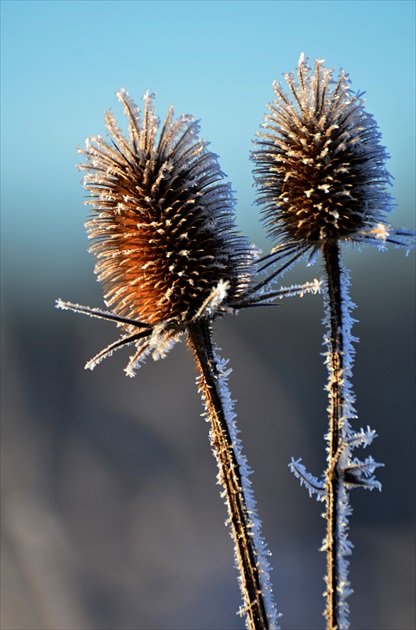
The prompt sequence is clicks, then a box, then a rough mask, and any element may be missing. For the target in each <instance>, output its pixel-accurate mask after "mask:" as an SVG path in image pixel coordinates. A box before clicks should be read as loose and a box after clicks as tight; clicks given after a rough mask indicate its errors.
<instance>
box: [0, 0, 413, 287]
mask: <svg viewBox="0 0 416 630" xmlns="http://www.w3.org/2000/svg"><path fill="white" fill-rule="evenodd" d="M1 12H2V16H1V17H2V20H1V29H2V33H1V35H2V44H1V46H2V51H1V52H2V55H1V64H2V67H1V70H2V72H1V82H2V86H1V87H2V97H1V98H2V101H1V106H2V109H1V116H2V129H1V131H2V140H1V142H2V144H1V146H2V199H1V202H2V227H3V229H2V239H3V273H4V277H5V280H6V286H8V283H9V282H12V283H13V282H14V281H16V279H18V280H19V282H20V283H21V285H22V287H23V286H24V285H25V283H27V284H30V281H29V279H28V275H27V271H28V264H30V268H31V270H32V271H33V272H35V273H37V274H38V275H37V277H38V278H39V279H40V280H39V282H40V283H41V284H42V282H46V281H48V282H50V283H54V282H55V280H56V282H57V283H58V278H59V282H60V283H61V286H62V285H65V283H66V282H70V281H71V278H72V281H73V279H74V274H75V277H76V278H77V282H78V281H79V282H82V281H83V279H84V277H85V278H86V277H90V276H91V270H92V267H93V261H92V257H91V256H88V255H87V254H86V248H87V240H86V236H85V233H84V227H83V224H84V221H85V218H86V214H87V210H86V208H85V207H84V206H83V196H84V191H83V190H82V186H81V175H80V173H79V172H78V171H77V170H76V169H75V165H76V164H77V163H78V162H79V157H78V155H77V153H76V147H77V146H79V145H83V144H84V141H85V138H86V137H87V136H89V135H92V134H97V133H101V134H103V133H104V120H103V113H104V111H105V110H107V109H108V108H110V107H112V108H113V109H114V111H115V113H116V114H117V117H118V118H119V119H121V118H122V114H121V108H120V107H119V104H118V102H117V99H116V97H115V92H116V91H117V90H118V89H119V88H120V87H124V88H125V89H126V90H127V91H128V92H129V93H130V94H131V96H133V97H134V98H135V99H136V100H137V101H140V99H141V96H142V94H143V93H144V92H145V90H146V89H149V90H151V91H154V92H156V94H157V98H156V109H157V112H158V114H159V115H160V117H163V116H164V115H165V112H166V110H167V107H168V106H169V105H170V104H173V105H174V107H175V111H176V113H177V114H180V113H182V112H185V113H191V114H193V115H194V116H195V117H196V118H198V119H201V136H202V137H203V138H205V139H206V140H208V141H209V142H210V143H211V149H212V150H213V151H214V152H215V153H217V154H218V155H219V158H220V164H221V167H222V169H223V170H224V171H225V172H226V173H227V174H228V176H229V178H230V180H231V181H232V184H233V188H234V190H235V191H236V195H237V199H238V205H237V217H238V222H239V225H240V227H241V229H242V231H243V232H245V233H247V234H248V235H249V236H250V237H251V238H252V240H254V241H255V242H256V243H257V244H259V245H260V246H261V247H264V248H265V247H268V245H267V243H266V241H265V239H264V230H263V228H262V227H261V226H260V225H259V222H258V218H259V215H258V210H257V209H256V208H255V207H253V200H254V196H255V195H254V190H253V187H252V174H251V171H252V167H251V163H250V160H249V152H250V149H251V144H252V139H253V138H254V136H255V132H256V130H257V129H258V128H259V126H260V124H261V122H262V119H263V116H264V113H265V109H266V107H265V106H266V103H267V102H269V101H270V100H271V99H272V96H273V91H272V82H273V80H275V79H277V80H280V79H281V78H282V76H281V75H282V73H284V72H288V71H292V70H294V69H295V67H296V64H297V61H298V58H299V54H300V53H301V52H302V51H304V52H305V54H306V55H307V56H309V57H310V58H311V59H312V60H313V59H314V58H315V57H319V58H325V59H326V63H327V65H328V66H331V67H335V68H339V67H343V68H344V69H345V70H346V71H347V72H348V73H349V75H350V78H351V80H352V85H353V88H354V89H357V90H365V91H366V96H367V109H368V111H369V112H371V113H372V114H373V115H374V116H375V118H376V120H377V121H378V123H379V126H380V129H381V131H382V134H383V143H384V144H385V146H387V148H388V151H389V153H390V154H391V156H392V158H391V160H390V161H389V170H390V172H391V173H392V174H393V176H394V177H395V185H394V190H393V194H394V197H395V199H396V201H397V203H398V208H396V210H395V213H394V215H393V217H392V221H393V222H394V223H395V224H407V225H408V226H412V225H413V224H414V222H415V219H414V206H415V199H414V198H415V188H414V170H415V128H414V124H415V32H414V29H415V3H414V2H410V1H404V2H403V1H400V0H395V1H394V2H389V1H386V2H379V1H377V0H371V1H369V2H365V1H364V2H358V1H357V2H353V1H325V2H313V1H306V2H303V1H290V2H279V1H277V2H273V1H269V2H262V1H260V0H257V1H255V2H251V1H247V2H241V1H232V2H222V1H220V2H215V1H213V0H209V1H208V2H205V1H203V2H194V1H188V2H175V1H168V2H164V1H159V2H158V1H151V2H146V1H139V2H135V1H130V2H123V1H117V2H114V1H109V2H100V1H93V2H89V1H84V0H83V1H78V2H77V1H70V2H67V1H64V2H59V1H56V0H54V1H52V2H37V1H34V0H31V1H29V2H26V1H4V0H3V1H2V2H1ZM86 261H88V264H87V266H86V265H85V263H86ZM29 290H30V289H29Z"/></svg>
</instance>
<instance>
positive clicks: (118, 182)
mask: <svg viewBox="0 0 416 630" xmlns="http://www.w3.org/2000/svg"><path fill="white" fill-rule="evenodd" d="M117 96H118V98H119V100H120V101H121V103H122V104H123V106H124V113H125V114H126V116H127V119H128V126H129V136H128V137H126V136H125V135H124V134H123V133H122V132H121V130H120V129H119V128H118V126H117V124H116V121H115V118H114V116H113V114H112V113H111V112H109V113H107V114H106V126H107V130H108V132H109V134H110V139H109V140H108V141H107V140H104V139H103V138H101V137H99V136H97V137H92V138H90V139H88V140H87V143H86V148H85V149H82V150H80V153H82V154H84V155H85V156H86V163H85V164H82V165H81V166H80V168H81V169H82V170H84V171H86V174H85V177H84V186H85V188H86V189H87V190H88V191H89V193H90V198H89V199H88V201H87V202H86V203H88V204H90V205H91V206H92V216H91V218H90V219H89V221H88V222H87V224H86V227H87V231H88V234H89V238H90V239H91V241H92V245H91V249H90V251H92V252H93V253H94V255H95V257H96V273H97V275H98V279H99V280H100V281H101V282H102V283H103V286H104V297H105V300H106V303H107V305H108V306H109V307H111V309H112V310H113V311H115V312H116V313H118V314H119V315H123V316H125V317H130V318H132V319H137V320H140V321H141V322H144V323H148V324H158V323H162V322H167V321H170V320H173V321H174V324H176V325H179V326H181V325H186V322H188V321H191V320H192V318H193V317H195V316H196V315H198V314H200V313H201V309H203V306H204V304H205V303H207V301H208V302H209V296H210V295H211V294H212V293H213V291H215V289H216V287H217V286H218V285H219V284H221V283H226V286H227V296H226V298H225V301H227V300H229V301H232V300H233V299H236V298H238V297H239V295H241V294H242V293H244V291H245V289H246V288H247V286H248V283H249V280H250V273H251V272H250V266H251V263H252V260H253V253H252V248H251V246H250V244H249V243H248V241H247V240H246V239H245V238H243V237H242V236H240V235H239V234H238V233H237V231H236V228H235V223H234V198H233V195H232V192H231V189H230V185H229V184H227V183H225V182H224V181H223V177H224V175H223V173H222V172H221V170H220V167H219V164H218V161H217V158H216V156H215V155H214V154H213V153H211V152H209V151H208V150H207V145H206V143H205V142H204V141H203V140H201V139H199V137H198V131H199V127H198V124H197V123H196V122H195V121H194V120H193V119H192V117H190V116H184V115H183V116H181V117H179V118H177V119H175V118H174V115H173V109H172V108H170V109H169V111H168V114H167V116H166V119H165V121H164V123H163V125H162V126H161V129H160V125H159V120H158V118H157V117H156V115H155V112H154V108H153V96H151V95H149V94H146V95H145V96H144V111H143V114H142V116H141V115H140V112H139V110H138V108H137V107H136V105H135V104H134V103H133V101H132V100H131V99H130V97H129V96H128V94H127V93H126V92H124V91H121V92H120V93H119V94H118V95H117Z"/></svg>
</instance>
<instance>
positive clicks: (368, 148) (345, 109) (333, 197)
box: [253, 55, 413, 630]
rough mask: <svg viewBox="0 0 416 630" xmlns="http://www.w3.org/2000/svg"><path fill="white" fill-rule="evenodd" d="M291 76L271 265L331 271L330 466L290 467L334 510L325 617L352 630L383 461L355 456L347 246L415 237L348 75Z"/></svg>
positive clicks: (269, 195)
mask: <svg viewBox="0 0 416 630" xmlns="http://www.w3.org/2000/svg"><path fill="white" fill-rule="evenodd" d="M284 76H285V79H286V82H287V85H288V87H289V90H290V93H289V94H287V93H286V92H285V91H284V90H283V88H282V86H281V85H280V84H278V83H275V84H274V92H275V99H274V100H273V102H272V103H271V104H270V105H269V106H268V108H269V113H268V114H267V115H266V117H265V122H264V124H263V129H262V131H260V132H259V133H258V139H257V141H256V144H257V146H256V149H255V151H254V152H253V160H254V162H255V169H254V172H255V179H256V185H257V187H258V191H259V197H258V204H259V205H260V206H262V209H263V216H264V220H265V223H266V225H267V226H268V231H269V235H270V236H271V237H272V238H273V239H275V240H276V241H277V244H276V246H275V247H274V249H273V250H272V252H271V255H270V256H269V257H268V264H271V263H276V264H277V265H278V267H279V269H278V271H277V272H275V273H278V272H279V270H280V269H283V268H285V267H287V266H288V265H290V264H292V263H293V262H294V261H295V260H297V259H298V258H300V257H301V256H302V255H307V256H308V263H309V264H312V262H313V261H314V260H315V257H316V256H317V255H318V254H321V256H322V258H323V263H324V268H325V281H324V285H325V290H324V303H325V320H324V323H325V325H326V328H327V333H326V334H325V337H324V341H325V345H326V348H327V351H326V354H325V362H326V365H327V368H328V382H327V386H326V390H327V392H328V397H329V406H328V415H329V431H328V434H327V436H326V441H327V469H326V471H325V473H324V475H323V478H322V479H317V478H315V477H313V476H312V475H310V474H309V473H308V472H307V471H306V470H305V468H304V466H303V465H302V464H301V460H297V461H294V460H292V463H291V465H290V466H291V469H292V471H293V472H294V473H295V475H296V476H297V477H298V478H299V479H300V481H301V483H303V484H304V485H305V486H306V487H307V489H308V490H309V493H310V494H311V495H312V494H314V495H315V496H316V498H317V499H318V500H320V501H324V502H325V505H326V510H325V513H324V518H325V519H326V523H327V532H326V537H325V539H324V542H323V547H322V549H323V550H324V551H326V555H327V574H326V592H325V594H324V595H325V597H326V610H325V617H326V620H327V627H328V628H329V629H330V630H344V629H347V628H349V621H348V614H349V610H348V604H347V601H346V600H347V598H348V596H349V595H350V593H351V587H350V583H349V579H348V560H347V557H348V556H349V555H350V554H351V550H352V544H351V542H350V541H349V539H348V528H349V526H348V520H349V516H350V514H351V506H350V503H349V490H350V489H351V488H355V487H362V488H367V489H369V490H372V489H374V488H376V489H378V490H380V489H381V485H380V483H379V482H378V481H377V480H376V479H375V477H374V472H375V470H376V468H377V467H378V466H381V465H382V464H378V463H376V462H375V461H374V460H373V458H372V457H371V456H369V457H367V458H365V459H364V460H363V461H361V460H359V459H358V458H356V457H353V451H354V450H355V449H356V448H357V447H364V448H365V447H367V446H369V445H370V444H371V442H372V440H373V439H374V438H375V437H376V433H375V431H373V430H371V429H370V428H369V427H368V428H367V429H366V430H363V429H361V430H356V429H355V428H353V426H352V425H351V422H352V421H355V420H356V418H357V415H356V412H355V409H354V402H355V396H354V393H353V389H352V385H351V373H352V367H353V358H354V349H353V345H352V344H353V342H354V341H356V339H354V337H353V336H352V334H351V328H352V323H353V320H352V319H351V311H352V309H353V308H354V305H353V304H352V302H351V300H350V297H349V290H348V286H349V274H348V271H347V270H346V269H345V268H344V266H343V263H342V257H341V245H343V244H348V243H352V244H358V245H366V244H369V245H376V246H377V247H378V248H379V249H382V250H383V249H385V247H386V244H387V243H392V244H393V245H397V246H403V247H405V248H407V249H409V248H410V247H411V246H412V244H413V235H412V233H411V232H408V231H407V230H404V229H403V230H395V229H394V228H393V227H391V226H390V225H388V223H387V222H386V219H385V213H386V212H389V211H390V210H391V205H392V200H391V196H390V194H389V191H388V187H389V185H390V179H391V178H390V175H389V173H388V172H387V170H386V168H385V162H386V159H387V158H388V155H387V153H386V150H385V148H384V147H383V146H381V144H380V137H381V136H380V132H379V130H378V127H377V124H376V122H375V120H374V119H373V117H372V116H371V115H370V114H368V113H367V112H366V111H365V109H364V99H363V94H362V93H354V92H352V90H351V88H350V83H349V79H348V77H347V75H346V74H345V73H344V72H343V71H341V72H340V73H339V76H338V78H337V79H335V78H334V76H333V70H328V69H326V68H325V67H324V66H323V61H322V60H317V61H316V62H315V69H314V71H313V70H311V68H310V67H309V65H308V62H307V60H305V59H304V57H303V55H302V56H301V57H300V60H299V64H298V69H297V77H295V76H294V75H293V74H287V75H284Z"/></svg>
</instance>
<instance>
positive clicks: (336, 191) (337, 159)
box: [252, 54, 409, 250]
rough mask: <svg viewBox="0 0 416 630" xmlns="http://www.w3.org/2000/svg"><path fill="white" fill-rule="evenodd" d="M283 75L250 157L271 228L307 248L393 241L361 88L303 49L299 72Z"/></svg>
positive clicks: (384, 182)
mask: <svg viewBox="0 0 416 630" xmlns="http://www.w3.org/2000/svg"><path fill="white" fill-rule="evenodd" d="M284 76H285V79H286V82H287V85H288V87H289V90H290V94H287V93H285V92H284V90H283V88H282V86H281V85H280V84H278V83H274V91H275V99H274V100H273V102H272V103H271V104H269V105H268V109H269V113H268V114H267V115H266V116H265V122H264V124H263V126H262V127H263V130H262V131H260V132H258V134H257V135H258V139H257V140H256V145H257V148H256V150H255V151H254V152H253V156H252V157H253V160H254V162H255V168H254V174H255V181H256V186H257V188H258V190H259V198H258V200H257V203H258V204H259V205H260V206H262V208H263V213H264V218H265V223H266V225H267V226H268V230H269V235H270V236H271V237H272V238H274V239H277V241H278V242H279V243H280V244H281V243H285V244H286V246H287V244H290V243H292V245H293V247H294V248H296V247H298V248H304V249H305V250H306V249H310V248H313V249H318V248H320V246H321V245H322V243H323V242H324V241H328V240H338V239H340V240H350V241H361V242H366V241H371V242H373V243H376V244H377V243H380V242H382V243H385V242H386V241H389V240H392V238H394V237H395V236H397V235H394V237H393V233H392V230H391V228H390V226H388V225H387V223H386V220H385V217H384V213H385V212H389V211H390V210H391V206H392V199H391V195H390V193H389V191H388V188H389V186H390V184H391V176H390V175H389V173H388V172H387V170H386V168H385V162H386V160H387V158H388V157H389V156H388V155H387V153H386V150H385V148H384V147H383V146H381V144H380V138H381V134H380V132H379V130H378V126H377V123H376V122H375V120H374V118H373V117H372V116H371V115H370V114H368V113H367V112H366V111H365V109H364V99H363V93H354V92H352V91H351V89H350V81H349V79H348V76H347V75H346V74H345V73H344V71H342V70H341V71H340V73H339V76H338V78H337V79H335V78H334V77H333V70H328V69H326V68H325V67H324V66H323V61H322V60H316V61H315V69H314V71H312V70H311V68H310V67H309V65H308V62H307V60H305V59H304V56H303V54H302V55H301V57H300V60H299V63H298V70H297V78H295V76H294V75H293V74H286V75H284ZM399 236H400V235H399ZM407 236H409V234H408V233H407V234H406V237H407ZM392 242H395V241H392ZM396 244H397V243H396ZM399 244H402V243H399Z"/></svg>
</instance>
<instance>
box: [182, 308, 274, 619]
mask: <svg viewBox="0 0 416 630" xmlns="http://www.w3.org/2000/svg"><path fill="white" fill-rule="evenodd" d="M188 340H189V345H190V346H191V348H192V350H193V353H194V357H195V361H196V364H197V369H198V371H199V372H200V375H201V381H200V388H201V391H202V394H203V395H204V397H205V400H206V405H207V411H208V414H209V419H210V422H211V432H210V439H211V445H212V447H213V450H214V454H215V456H216V459H217V462H218V467H219V482H220V484H221V486H222V487H223V488H224V492H225V497H226V502H227V507H228V512H229V519H230V525H231V532H232V537H233V540H234V542H235V553H236V557H237V563H238V570H239V572H240V588H241V592H242V596H243V600H244V606H245V609H244V612H245V614H246V615H247V626H248V628H250V630H269V629H270V630H271V628H272V626H271V625H269V620H268V616H267V612H266V605H265V601H264V594H263V592H262V586H261V582H260V568H259V562H258V553H257V551H256V549H255V547H254V537H253V534H252V531H251V530H252V522H251V519H250V515H249V513H248V509H247V502H246V497H245V494H244V488H243V483H242V477H241V471H240V467H239V463H238V460H237V456H236V453H235V451H234V448H233V443H232V438H231V435H230V429H229V426H228V424H227V418H226V414H225V410H224V403H223V401H222V400H221V395H220V391H219V388H218V385H219V382H218V379H219V376H220V375H219V371H218V366H217V362H216V359H215V354H214V350H213V347H212V339H211V331H210V326H209V323H208V322H206V321H204V320H200V321H199V322H196V323H192V324H189V325H188Z"/></svg>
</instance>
